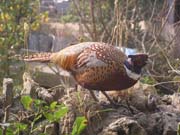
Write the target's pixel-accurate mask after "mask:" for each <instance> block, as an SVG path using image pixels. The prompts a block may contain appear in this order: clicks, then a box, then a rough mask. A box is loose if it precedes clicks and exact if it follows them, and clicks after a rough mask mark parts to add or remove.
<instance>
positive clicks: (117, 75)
mask: <svg viewBox="0 0 180 135" xmlns="http://www.w3.org/2000/svg"><path fill="white" fill-rule="evenodd" d="M147 60H148V55H147V54H136V55H128V56H126V55H125V54H124V53H123V52H122V51H121V50H119V49H117V48H116V47H115V46H112V45H109V44H106V43H101V42H83V43H79V44H76V45H72V46H69V47H67V48H65V49H63V50H61V51H59V52H55V53H42V54H34V55H32V56H27V57H25V58H24V61H41V62H53V63H55V64H57V65H58V66H59V67H61V68H62V69H64V70H66V71H68V72H70V73H71V74H72V76H73V77H74V79H75V80H76V81H77V83H78V84H79V85H81V86H82V87H84V88H86V89H88V90H90V92H91V94H92V96H93V98H95V95H94V94H93V92H92V90H99V91H101V92H102V93H103V94H104V95H105V96H106V97H107V99H108V100H109V101H110V102H111V103H113V101H112V100H111V98H110V97H109V96H108V95H107V94H106V93H105V91H110V90H123V89H127V88H129V87H131V86H133V85H134V84H135V83H136V82H137V81H138V80H139V78H140V76H141V69H142V68H143V67H144V66H145V65H146V63H147ZM95 99H96V98H95Z"/></svg>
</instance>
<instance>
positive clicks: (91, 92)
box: [90, 90, 99, 102]
mask: <svg viewBox="0 0 180 135" xmlns="http://www.w3.org/2000/svg"><path fill="white" fill-rule="evenodd" d="M90 94H91V96H92V98H93V99H94V100H95V101H96V102H99V100H98V99H97V97H96V96H95V94H94V92H93V91H91V90H90Z"/></svg>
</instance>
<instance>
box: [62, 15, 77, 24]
mask: <svg viewBox="0 0 180 135" xmlns="http://www.w3.org/2000/svg"><path fill="white" fill-rule="evenodd" d="M78 20H79V19H78V17H77V16H74V15H72V14H67V15H64V16H62V17H61V18H60V22H63V23H68V22H77V21H78Z"/></svg>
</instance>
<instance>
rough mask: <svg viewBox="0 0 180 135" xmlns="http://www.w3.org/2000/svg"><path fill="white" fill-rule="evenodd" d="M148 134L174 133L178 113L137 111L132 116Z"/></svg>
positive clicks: (178, 116) (171, 134)
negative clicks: (137, 112)
mask: <svg viewBox="0 0 180 135" xmlns="http://www.w3.org/2000/svg"><path fill="white" fill-rule="evenodd" d="M134 118H135V119H136V120H137V121H138V123H139V124H140V125H141V126H142V127H143V128H144V129H145V130H146V132H147V133H148V135H176V134H177V125H178V122H180V114H176V113H170V112H157V113H152V114H145V113H139V114H137V115H135V116H134Z"/></svg>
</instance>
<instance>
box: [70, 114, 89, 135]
mask: <svg viewBox="0 0 180 135" xmlns="http://www.w3.org/2000/svg"><path fill="white" fill-rule="evenodd" d="M86 127H87V120H86V118H85V117H84V116H83V117H77V118H76V120H75V122H74V124H73V131H72V134H71V135H80V134H81V133H82V132H83V130H84V129H85V128H86Z"/></svg>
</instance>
